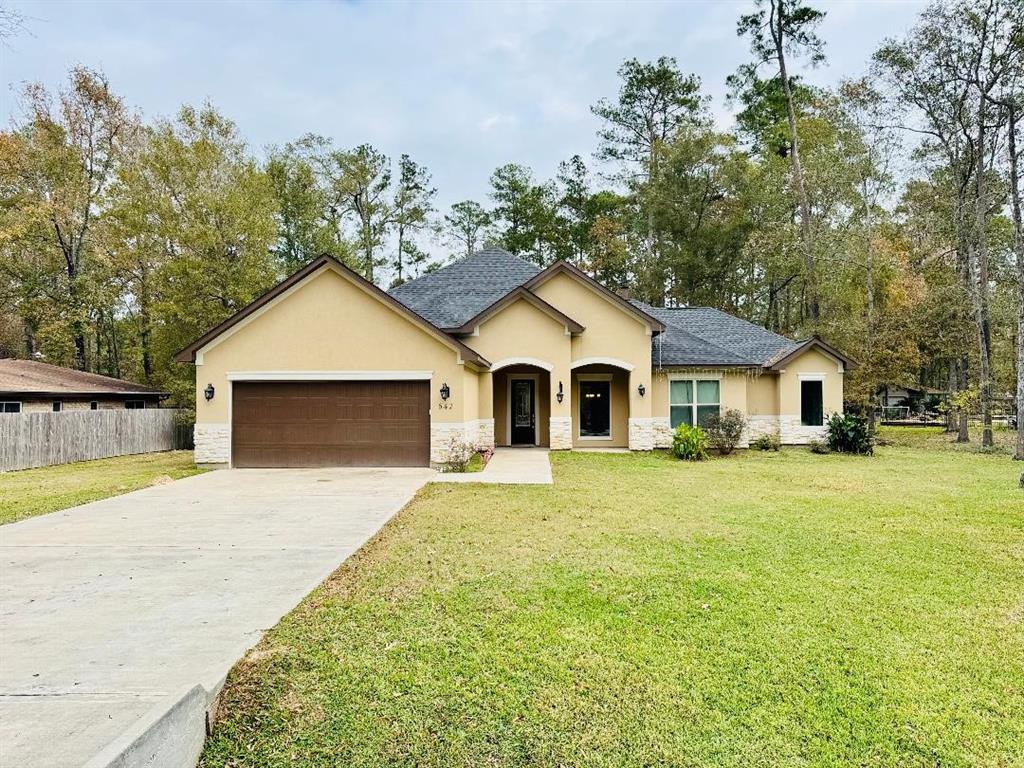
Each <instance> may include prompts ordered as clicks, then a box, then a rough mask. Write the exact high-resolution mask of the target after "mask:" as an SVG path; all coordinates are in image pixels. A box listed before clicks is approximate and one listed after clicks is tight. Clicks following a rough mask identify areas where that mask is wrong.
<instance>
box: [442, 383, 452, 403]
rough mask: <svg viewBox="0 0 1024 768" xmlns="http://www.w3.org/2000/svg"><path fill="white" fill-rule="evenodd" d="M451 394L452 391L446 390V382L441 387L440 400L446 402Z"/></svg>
mask: <svg viewBox="0 0 1024 768" xmlns="http://www.w3.org/2000/svg"><path fill="white" fill-rule="evenodd" d="M451 394H452V391H451V390H450V389H448V382H447V381H446V382H445V383H444V384H442V385H441V399H442V400H447V399H448V398H449V397H450V396H451Z"/></svg>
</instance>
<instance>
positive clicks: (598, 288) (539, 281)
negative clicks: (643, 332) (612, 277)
mask: <svg viewBox="0 0 1024 768" xmlns="http://www.w3.org/2000/svg"><path fill="white" fill-rule="evenodd" d="M561 274H565V275H569V276H570V277H572V278H574V279H575V280H577V281H578V282H580V283H582V284H583V285H584V286H586V287H587V288H589V289H590V290H592V291H594V292H595V293H596V294H598V295H599V296H601V297H603V298H605V299H607V300H608V301H609V302H611V303H612V304H613V305H615V306H617V307H619V308H620V309H622V310H623V311H624V312H626V313H627V314H630V315H632V316H633V317H634V318H635V319H637V320H639V321H640V322H642V323H644V324H645V325H648V326H650V328H651V331H652V332H654V333H660V332H661V331H663V330H665V324H664V323H663V322H662V321H661V320H659V319H658V318H657V317H654V316H653V315H651V314H649V313H648V312H646V311H645V310H644V309H642V308H640V307H638V306H637V305H636V304H634V303H632V302H630V301H627V300H626V299H624V298H622V297H621V296H619V294H617V293H615V291H612V290H609V289H608V288H606V287H605V286H603V285H601V283H599V282H597V280H595V279H594V278H592V277H591V276H590V275H588V274H587V273H586V272H583V271H582V270H580V269H578V268H577V267H574V266H573V265H572V264H570V263H569V262H567V261H556V262H555V263H554V264H552V265H551V266H550V267H548V268H547V269H545V270H543V271H542V272H538V273H537V274H536V275H534V276H533V277H532V278H530V279H529V280H528V281H527V282H525V283H523V287H524V288H526V289H528V290H530V291H532V290H534V289H535V288H537V287H539V286H541V285H543V284H544V283H546V282H547V281H548V280H550V279H551V278H553V277H555V276H556V275H561Z"/></svg>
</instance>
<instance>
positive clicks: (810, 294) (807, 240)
mask: <svg viewBox="0 0 1024 768" xmlns="http://www.w3.org/2000/svg"><path fill="white" fill-rule="evenodd" d="M772 7H773V10H774V21H773V23H772V25H771V30H772V40H773V42H774V43H775V55H776V57H777V58H778V61H779V77H781V78H782V89H783V92H784V93H785V94H786V122H787V123H788V125H789V141H790V144H791V145H792V146H791V150H792V151H791V152H790V159H791V161H792V163H793V178H794V180H795V181H796V189H797V195H798V197H799V200H800V239H801V241H802V245H803V251H804V268H805V270H806V271H807V276H806V281H807V303H808V313H809V315H810V320H811V326H812V328H813V329H814V330H817V328H818V322H819V320H820V318H821V304H820V300H819V298H818V274H817V265H816V264H815V256H814V239H813V235H812V232H811V200H810V198H809V197H808V195H807V185H806V184H805V182H804V169H803V165H802V164H801V162H800V137H799V136H798V134H797V130H796V108H795V106H794V105H793V89H792V88H791V87H790V84H789V74H788V72H787V70H786V45H785V40H784V37H783V29H784V26H783V7H782V0H772Z"/></svg>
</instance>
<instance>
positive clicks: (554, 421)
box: [548, 343, 573, 451]
mask: <svg viewBox="0 0 1024 768" xmlns="http://www.w3.org/2000/svg"><path fill="white" fill-rule="evenodd" d="M565 346H566V350H565V355H564V359H562V360H559V361H557V362H555V367H554V369H553V370H552V371H551V418H550V420H549V431H548V440H549V444H550V446H551V450H553V451H565V450H569V449H570V448H572V409H573V402H572V370H571V369H570V367H569V366H570V362H569V357H570V356H569V344H568V343H566V345H565ZM553 362H554V361H553ZM559 385H561V398H562V402H558V398H559Z"/></svg>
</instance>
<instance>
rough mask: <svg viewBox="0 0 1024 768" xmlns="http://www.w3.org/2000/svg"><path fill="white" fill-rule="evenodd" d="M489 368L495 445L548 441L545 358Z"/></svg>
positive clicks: (548, 393) (548, 394)
mask: <svg viewBox="0 0 1024 768" xmlns="http://www.w3.org/2000/svg"><path fill="white" fill-rule="evenodd" d="M499 365H500V367H498V368H493V367H492V369H491V381H492V386H493V393H492V396H493V400H492V402H493V404H494V444H495V445H499V446H513V447H515V446H523V447H528V446H548V445H550V444H551V435H550V418H551V366H548V365H547V364H546V363H544V361H540V360H537V361H532V362H526V361H524V360H517V361H508V362H502V363H499Z"/></svg>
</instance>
